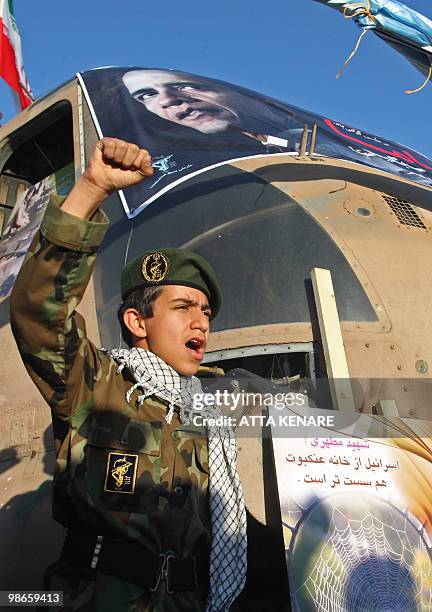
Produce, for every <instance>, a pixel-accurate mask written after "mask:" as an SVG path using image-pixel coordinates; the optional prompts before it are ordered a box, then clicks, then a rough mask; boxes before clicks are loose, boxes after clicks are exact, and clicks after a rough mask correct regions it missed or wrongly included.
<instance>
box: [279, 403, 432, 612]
mask: <svg viewBox="0 0 432 612" xmlns="http://www.w3.org/2000/svg"><path fill="white" fill-rule="evenodd" d="M329 413H330V411H329ZM333 414H334V413H333ZM361 419H362V421H363V425H366V426H367V427H368V426H369V424H371V425H374V423H373V421H374V417H369V416H366V415H364V416H362V417H361ZM368 421H369V423H368ZM356 430H357V427H356V428H351V435H350V433H349V431H350V428H347V431H348V433H343V432H341V431H336V430H335V429H327V428H322V429H321V431H314V433H313V436H308V435H307V432H306V430H305V431H304V433H305V436H304V437H297V438H289V439H287V438H286V437H285V438H284V437H275V432H274V433H273V449H274V456H275V465H276V472H277V480H278V489H279V498H280V505H281V515H282V523H283V533H284V541H285V550H286V559H287V568H288V578H289V583H290V591H291V604H292V608H293V611H295V612H309V611H310V612H312V611H318V610H319V611H320V612H327V611H328V612H334V611H335V610H339V611H341V612H342V611H344V612H345V611H346V612H357V611H360V610H363V611H365V612H366V611H371V610H377V611H383V610H389V611H390V610H391V611H392V612H394V611H400V612H402V611H403V612H411V611H414V610H418V611H424V612H426V611H427V610H431V609H432V561H431V554H432V546H431V541H432V425H431V423H430V422H425V421H416V420H414V419H392V426H391V430H390V431H389V436H385V437H379V438H364V437H362V436H361V437H358V435H353V433H352V432H355V431H356ZM392 432H394V434H395V437H391V433H392ZM276 435H277V433H276Z"/></svg>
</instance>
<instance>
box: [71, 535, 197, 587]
mask: <svg viewBox="0 0 432 612" xmlns="http://www.w3.org/2000/svg"><path fill="white" fill-rule="evenodd" d="M60 559H61V560H62V561H67V562H68V563H73V564H74V565H80V566H82V567H87V568H91V569H94V570H95V571H100V572H103V573H104V574H109V575H110V576H115V577H116V578H120V579H122V580H127V581H128V582H133V583H134V584H139V585H141V586H144V587H147V588H148V589H149V590H150V591H156V590H157V589H158V588H159V585H160V583H161V581H164V580H165V581H166V584H165V586H166V590H167V593H170V594H172V593H175V592H176V591H193V590H195V589H199V590H200V591H201V593H204V594H206V593H207V591H208V582H209V578H208V575H209V557H208V555H200V556H199V557H198V556H196V557H180V556H179V555H176V554H175V553H173V552H172V551H165V552H164V553H161V554H159V555H157V554H155V553H153V552H151V551H150V550H148V549H146V548H144V547H143V546H140V545H139V544H135V543H134V542H128V541H125V540H117V539H114V538H110V537H108V536H98V535H96V534H94V533H92V532H89V531H80V530H76V529H70V528H69V529H68V530H67V534H66V538H65V541H64V544H63V549H62V551H61V555H60Z"/></svg>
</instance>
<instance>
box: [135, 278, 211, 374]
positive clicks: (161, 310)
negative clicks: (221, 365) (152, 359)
mask: <svg viewBox="0 0 432 612" xmlns="http://www.w3.org/2000/svg"><path fill="white" fill-rule="evenodd" d="M210 315H211V309H210V306H209V303H208V299H207V296H206V295H205V294H204V293H203V292H202V291H200V290H199V289H193V288H191V287H183V286H182V285H165V286H164V288H163V291H162V293H161V295H160V296H159V297H158V298H156V300H155V301H154V303H153V316H152V317H146V318H143V319H142V321H141V324H142V325H143V328H144V330H145V337H143V338H142V339H141V340H139V341H138V342H137V343H136V346H137V347H139V348H144V349H146V350H149V351H151V352H152V353H154V354H155V355H158V356H159V357H160V358H161V359H163V360H164V361H165V363H167V364H168V365H170V366H171V367H172V368H173V369H174V370H176V372H178V373H179V374H182V375H183V376H193V375H194V374H196V372H197V370H198V368H199V365H200V363H201V361H202V360H203V357H204V351H205V348H206V345H207V341H208V337H209V332H210Z"/></svg>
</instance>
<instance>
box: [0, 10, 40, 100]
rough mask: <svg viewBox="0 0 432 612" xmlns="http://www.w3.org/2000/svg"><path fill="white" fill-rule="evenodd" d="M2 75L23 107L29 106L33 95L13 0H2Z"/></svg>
mask: <svg viewBox="0 0 432 612" xmlns="http://www.w3.org/2000/svg"><path fill="white" fill-rule="evenodd" d="M0 77H1V78H2V79H4V80H5V81H6V83H7V84H8V85H9V86H10V87H12V89H13V90H14V92H15V93H16V97H17V98H18V100H19V106H20V107H21V109H24V108H27V106H29V104H30V103H31V101H32V100H33V96H32V92H31V89H30V86H29V83H28V81H27V77H26V75H25V72H24V62H23V57H22V51H21V38H20V35H19V31H18V27H17V24H16V21H15V16H14V13H13V3H12V0H0Z"/></svg>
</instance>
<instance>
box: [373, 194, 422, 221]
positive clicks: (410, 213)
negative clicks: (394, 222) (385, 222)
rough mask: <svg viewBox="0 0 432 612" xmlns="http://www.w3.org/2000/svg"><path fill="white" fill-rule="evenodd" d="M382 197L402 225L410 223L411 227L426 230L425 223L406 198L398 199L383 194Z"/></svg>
mask: <svg viewBox="0 0 432 612" xmlns="http://www.w3.org/2000/svg"><path fill="white" fill-rule="evenodd" d="M383 198H384V200H385V201H386V202H387V204H388V205H389V206H390V208H391V209H392V211H393V212H394V214H395V215H396V217H397V218H398V220H399V222H400V223H402V224H403V225H410V226H411V227H419V228H420V229H424V230H427V227H426V225H425V224H424V223H423V221H422V220H421V218H420V217H419V216H418V214H417V212H416V210H415V208H414V207H413V206H412V204H410V203H409V202H407V201H406V200H400V199H399V198H396V197H395V196H390V195H383Z"/></svg>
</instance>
